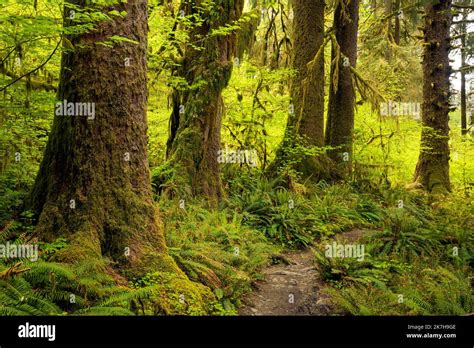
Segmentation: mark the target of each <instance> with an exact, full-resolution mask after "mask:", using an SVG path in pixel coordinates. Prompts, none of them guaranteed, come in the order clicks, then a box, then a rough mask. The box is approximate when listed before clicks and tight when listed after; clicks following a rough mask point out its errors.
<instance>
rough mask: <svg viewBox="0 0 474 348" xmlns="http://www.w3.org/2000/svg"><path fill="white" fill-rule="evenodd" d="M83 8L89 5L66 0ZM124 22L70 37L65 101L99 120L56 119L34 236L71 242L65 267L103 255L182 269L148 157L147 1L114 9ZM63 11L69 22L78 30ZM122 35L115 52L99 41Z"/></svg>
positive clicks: (137, 266) (39, 183) (128, 265)
mask: <svg viewBox="0 0 474 348" xmlns="http://www.w3.org/2000/svg"><path fill="white" fill-rule="evenodd" d="M70 3H72V4H74V5H77V6H79V7H80V8H85V1H80V0H76V1H72V2H70ZM100 10H103V11H106V12H108V11H110V10H117V11H119V12H121V11H126V12H127V15H126V17H124V18H114V20H112V21H103V22H101V23H99V24H97V28H96V30H93V31H90V32H89V33H85V34H80V35H74V36H69V37H68V40H69V41H70V42H71V43H72V44H73V45H74V47H75V49H74V50H73V51H67V52H65V53H63V56H62V62H61V78H60V84H59V91H58V99H59V101H64V100H66V101H67V102H68V103H76V104H75V105H78V104H77V103H90V104H89V107H91V109H92V105H93V108H95V110H94V111H95V112H94V117H91V114H89V117H84V116H78V115H77V113H76V114H75V115H74V116H72V115H70V116H64V115H57V116H55V118H54V121H53V126H52V130H51V133H50V136H49V140H48V144H47V147H46V150H45V153H44V158H43V161H42V163H41V166H40V170H39V173H38V175H37V178H36V182H35V184H34V187H33V191H32V195H31V206H32V209H33V210H34V211H35V212H36V213H37V214H38V216H39V220H38V224H37V227H36V229H37V233H38V235H39V236H41V237H43V238H44V239H46V240H52V239H54V238H56V237H59V236H65V237H66V238H67V239H68V241H69V243H70V245H69V247H67V248H66V249H65V250H63V251H62V252H61V253H60V254H59V255H58V258H59V259H61V261H65V262H76V261H79V260H84V259H91V258H97V259H99V258H102V257H103V256H106V257H108V258H110V259H111V260H113V261H114V262H115V263H117V264H118V265H119V266H120V267H121V268H122V269H124V270H130V271H133V273H136V274H138V273H140V274H141V273H143V272H146V271H148V270H159V269H168V270H177V267H176V266H175V264H174V263H173V262H172V261H171V258H170V257H169V256H167V250H166V246H165V241H164V236H163V229H162V226H161V224H160V218H159V216H158V214H157V213H158V212H157V209H156V207H155V205H154V203H153V199H152V192H151V184H150V176H149V168H148V159H147V138H146V133H147V118H146V109H147V62H146V55H147V31H148V28H147V1H146V0H135V1H129V2H128V3H120V4H117V5H113V6H108V7H107V8H106V9H104V8H101V9H100ZM71 11H72V10H71V9H70V8H67V7H66V8H65V11H64V12H65V23H64V25H65V26H70V25H72V24H73V23H72V19H70V17H71V13H72V12H71ZM113 35H117V36H122V37H126V38H128V39H131V40H135V41H137V42H138V44H133V43H127V42H122V43H119V44H115V45H114V47H113V48H109V47H106V46H104V45H101V44H98V43H99V42H104V41H105V40H107V39H108V38H109V37H111V36H113Z"/></svg>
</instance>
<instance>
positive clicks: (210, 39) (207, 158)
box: [167, 0, 244, 201]
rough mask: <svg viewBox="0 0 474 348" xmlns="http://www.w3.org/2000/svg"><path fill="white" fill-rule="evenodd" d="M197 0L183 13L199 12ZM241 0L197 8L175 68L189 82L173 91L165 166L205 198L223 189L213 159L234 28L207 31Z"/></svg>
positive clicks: (236, 13) (227, 18) (235, 14)
mask: <svg viewBox="0 0 474 348" xmlns="http://www.w3.org/2000/svg"><path fill="white" fill-rule="evenodd" d="M202 3H203V0H197V1H194V2H192V3H185V13H186V14H196V13H198V10H199V11H201V12H202V11H203V10H202V8H203V4H202ZM243 4H244V0H235V1H228V0H221V1H214V3H213V6H212V9H211V10H209V11H204V13H201V14H200V15H201V19H202V20H203V23H201V24H199V25H197V26H196V27H195V28H194V29H192V30H191V33H190V42H192V43H193V44H192V45H191V44H189V45H188V46H187V47H186V49H185V54H184V59H183V62H182V65H181V67H180V68H179V69H178V71H177V75H178V76H180V77H183V78H184V79H185V80H186V82H187V84H188V85H189V88H187V89H186V90H185V91H181V92H180V93H175V95H174V101H173V102H174V107H173V112H172V115H171V119H170V136H169V139H168V148H167V153H168V158H169V166H170V167H172V168H173V170H174V172H175V173H176V175H175V178H178V180H179V181H180V184H182V185H184V186H185V187H187V188H188V190H189V191H191V192H192V194H194V195H204V196H207V197H209V198H210V199H211V201H216V200H218V199H220V198H221V196H222V194H223V191H222V183H221V179H220V170H219V163H218V151H219V150H220V146H221V142H220V131H221V123H222V112H223V100H222V96H221V92H222V90H223V89H224V88H225V87H226V86H227V84H228V82H229V79H230V76H231V73H232V66H233V58H234V57H235V54H236V34H235V32H232V33H227V35H209V34H210V33H211V32H212V31H213V30H215V29H218V28H220V27H223V26H226V25H228V24H232V23H234V22H235V21H237V20H238V19H239V18H240V16H241V14H242V10H243ZM204 8H206V6H204ZM203 38H205V39H203ZM196 46H198V47H196Z"/></svg>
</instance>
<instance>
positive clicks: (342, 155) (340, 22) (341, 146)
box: [326, 0, 359, 175]
mask: <svg viewBox="0 0 474 348" xmlns="http://www.w3.org/2000/svg"><path fill="white" fill-rule="evenodd" d="M344 13H348V15H349V18H346V17H344ZM358 24H359V1H358V0H344V1H341V2H339V3H338V6H337V7H336V10H335V12H334V28H335V35H336V41H337V44H338V45H339V47H340V59H337V57H338V51H339V49H338V47H334V45H333V47H332V54H331V62H332V64H331V76H330V88H329V102H328V118H327V123H326V145H327V146H330V147H331V148H332V149H331V150H330V151H329V156H330V157H331V158H332V159H333V161H334V162H335V163H336V166H337V167H338V168H339V169H338V170H337V171H338V172H339V173H340V175H345V174H347V173H348V172H349V171H350V170H351V163H352V143H353V133H354V107H355V91H354V86H353V81H352V72H351V69H350V68H351V66H352V67H355V66H356V63H357V32H358ZM336 72H338V73H336Z"/></svg>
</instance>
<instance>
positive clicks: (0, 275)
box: [0, 262, 31, 279]
mask: <svg viewBox="0 0 474 348" xmlns="http://www.w3.org/2000/svg"><path fill="white" fill-rule="evenodd" d="M21 264H22V262H18V263H15V264H14V265H13V266H11V267H10V268H7V269H6V270H4V271H2V272H0V279H8V278H11V277H14V276H16V275H18V274H21V273H23V272H26V271H29V270H30V269H31V268H23V269H20V266H21Z"/></svg>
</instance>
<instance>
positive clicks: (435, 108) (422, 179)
mask: <svg viewBox="0 0 474 348" xmlns="http://www.w3.org/2000/svg"><path fill="white" fill-rule="evenodd" d="M450 8H451V0H441V1H439V2H433V1H432V2H430V3H428V4H427V5H426V6H425V25H424V29H423V31H424V52H423V81H424V82H423V109H422V125H423V128H422V132H421V150H420V155H419V158H418V163H417V165H416V171H415V182H416V183H418V184H421V185H422V186H423V188H424V189H425V190H426V191H429V192H434V193H438V192H439V193H440V192H446V191H449V190H450V181H449V144H448V142H449V125H448V121H449V108H450V106H449V93H450V89H449V76H450V73H451V67H450V66H449V51H450V32H449V31H450V25H451V17H452V16H451V13H450Z"/></svg>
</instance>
